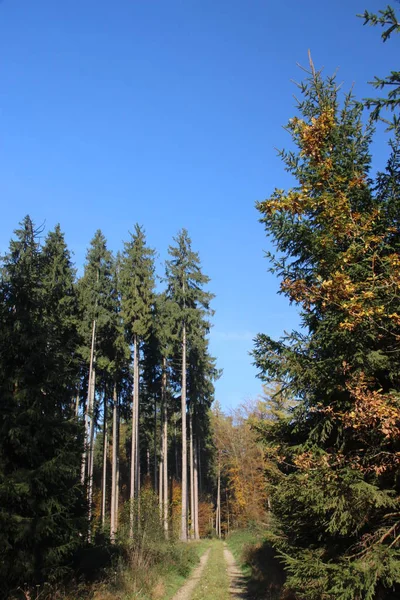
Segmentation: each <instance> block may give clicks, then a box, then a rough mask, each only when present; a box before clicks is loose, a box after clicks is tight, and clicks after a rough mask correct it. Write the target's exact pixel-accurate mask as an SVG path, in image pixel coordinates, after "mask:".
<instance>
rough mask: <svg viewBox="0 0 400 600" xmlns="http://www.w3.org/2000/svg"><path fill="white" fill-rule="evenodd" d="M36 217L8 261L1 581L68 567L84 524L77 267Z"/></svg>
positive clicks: (0, 355)
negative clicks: (42, 232) (42, 241)
mask: <svg viewBox="0 0 400 600" xmlns="http://www.w3.org/2000/svg"><path fill="white" fill-rule="evenodd" d="M38 236H39V232H38V231H37V230H35V228H34V225H33V223H32V221H31V219H30V218H29V217H26V218H25V219H24V221H23V222H22V223H21V227H20V229H18V230H17V231H16V237H15V239H14V240H12V241H11V243H10V250H9V253H8V254H7V255H6V256H5V258H4V259H3V261H2V273H1V276H2V278H1V285H0V292H1V304H0V305H1V309H0V310H1V313H0V314H1V326H2V329H1V332H2V335H1V336H0V365H1V366H0V396H1V412H0V548H1V549H0V552H1V561H0V579H1V581H2V592H4V593H6V594H7V591H9V590H10V588H12V587H13V586H16V585H20V584H23V583H24V582H27V583H33V582H35V583H39V582H41V581H43V580H44V579H46V580H47V581H49V579H51V578H52V577H56V576H57V575H59V574H60V572H62V571H63V570H64V569H65V568H66V566H67V564H68V562H69V561H70V558H71V554H72V552H73V550H74V549H75V548H76V547H77V546H78V545H79V543H80V534H81V533H82V531H83V528H84V527H85V523H86V511H85V502H84V496H83V493H82V492H83V490H82V488H81V486H80V482H79V470H80V460H81V443H80V440H81V433H82V432H81V428H80V425H79V423H78V422H77V421H76V419H75V418H74V411H73V408H72V406H71V399H72V395H73V392H74V387H75V381H74V378H75V362H74V353H73V348H72V346H71V344H70V343H69V341H68V340H69V335H71V336H72V338H74V337H75V332H74V318H75V316H74V304H75V301H74V293H73V285H72V284H73V270H72V266H71V262H70V258H69V254H68V250H67V249H66V247H65V243H64V241H63V237H62V234H61V232H60V230H59V228H57V229H56V231H55V232H54V233H52V234H50V235H49V237H48V239H47V242H46V245H45V249H44V251H43V252H42V251H41V250H40V246H39V240H38Z"/></svg>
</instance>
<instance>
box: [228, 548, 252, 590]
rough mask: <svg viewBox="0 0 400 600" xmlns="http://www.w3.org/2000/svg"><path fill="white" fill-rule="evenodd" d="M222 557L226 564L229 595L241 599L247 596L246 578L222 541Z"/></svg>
mask: <svg viewBox="0 0 400 600" xmlns="http://www.w3.org/2000/svg"><path fill="white" fill-rule="evenodd" d="M224 558H225V562H226V564H227V565H228V577H229V595H230V597H231V598H243V599H245V598H248V594H247V586H246V579H245V577H244V575H243V573H242V571H241V570H240V568H239V566H238V564H237V562H236V560H235V558H234V556H233V554H232V552H231V551H230V550H229V548H228V547H227V545H226V543H224Z"/></svg>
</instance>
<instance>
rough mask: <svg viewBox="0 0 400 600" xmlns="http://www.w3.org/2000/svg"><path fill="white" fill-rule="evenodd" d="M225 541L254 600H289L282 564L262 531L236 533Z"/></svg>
mask: <svg viewBox="0 0 400 600" xmlns="http://www.w3.org/2000/svg"><path fill="white" fill-rule="evenodd" d="M226 541H227V544H228V546H229V548H230V549H231V552H232V554H233V555H234V557H235V559H236V561H237V563H238V564H239V565H240V567H241V569H242V572H243V574H244V576H245V577H246V579H247V581H248V588H249V592H250V597H251V598H257V599H259V600H261V599H262V600H281V599H282V600H283V598H287V599H288V600H289V596H287V595H285V592H284V589H283V586H284V583H285V573H284V570H283V565H282V563H281V562H280V561H279V559H278V557H277V555H276V552H275V550H274V549H273V548H272V546H271V545H270V544H269V543H268V542H267V540H266V539H265V538H264V536H263V534H262V532H261V531H257V530H238V531H234V532H232V533H231V534H230V535H229V536H228V537H227V540H226Z"/></svg>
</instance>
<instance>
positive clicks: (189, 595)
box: [173, 540, 248, 600]
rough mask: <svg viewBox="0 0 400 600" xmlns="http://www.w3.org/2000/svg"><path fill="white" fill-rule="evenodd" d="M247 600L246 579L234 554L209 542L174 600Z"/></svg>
mask: <svg viewBox="0 0 400 600" xmlns="http://www.w3.org/2000/svg"><path fill="white" fill-rule="evenodd" d="M209 598H213V600H232V599H234V598H236V599H240V598H242V599H247V598H248V595H247V588H246V581H245V577H244V576H243V574H242V572H241V570H240V568H239V567H238V565H237V563H236V561H235V559H234V557H233V555H232V553H231V551H230V550H229V549H228V548H227V546H226V544H225V543H224V542H222V541H221V540H213V541H210V547H209V548H208V550H206V552H205V553H204V554H203V555H202V557H201V561H200V565H199V566H198V567H197V568H196V569H195V571H194V572H193V574H192V575H191V577H190V578H189V579H188V580H187V582H186V583H185V584H184V585H183V586H182V588H181V589H180V590H179V592H178V593H177V594H175V596H174V597H173V600H206V599H207V600H208V599H209Z"/></svg>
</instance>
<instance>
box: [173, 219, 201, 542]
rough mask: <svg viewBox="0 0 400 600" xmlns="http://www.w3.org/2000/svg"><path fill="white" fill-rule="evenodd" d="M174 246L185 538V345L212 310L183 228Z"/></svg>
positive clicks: (184, 531)
mask: <svg viewBox="0 0 400 600" xmlns="http://www.w3.org/2000/svg"><path fill="white" fill-rule="evenodd" d="M174 241H175V244H176V245H175V246H170V247H169V249H168V252H169V255H170V259H169V260H168V261H167V263H166V279H167V296H168V298H169V299H170V300H171V301H172V302H173V318H174V320H175V336H176V338H177V339H179V340H180V344H181V346H180V355H181V362H180V367H181V368H180V369H179V371H180V379H181V415H182V507H181V534H180V536H181V539H182V540H186V539H187V526H188V518H187V493H188V487H187V467H188V463H187V427H186V421H187V369H188V361H187V355H188V348H189V347H190V344H191V343H192V342H194V341H195V339H196V337H197V335H198V333H199V323H200V322H201V323H203V330H202V332H201V333H202V334H203V335H205V334H206V333H207V331H208V328H209V323H208V321H207V317H208V316H209V315H210V314H211V313H212V311H211V308H210V302H211V300H212V298H213V296H212V294H210V293H209V292H207V291H205V290H204V289H203V287H204V286H205V285H207V283H208V282H209V278H208V277H207V276H206V275H204V274H203V273H202V271H201V265H200V258H199V255H198V254H197V253H196V252H193V250H192V247H191V239H190V237H189V235H188V232H187V231H186V229H182V230H181V231H180V232H179V233H178V235H177V237H176V238H174Z"/></svg>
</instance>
